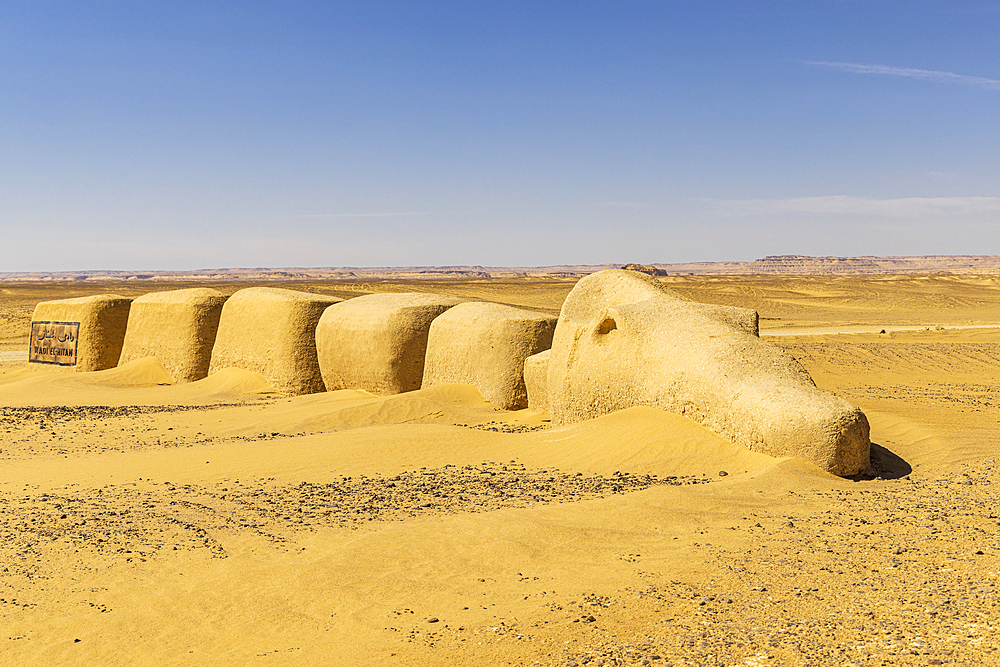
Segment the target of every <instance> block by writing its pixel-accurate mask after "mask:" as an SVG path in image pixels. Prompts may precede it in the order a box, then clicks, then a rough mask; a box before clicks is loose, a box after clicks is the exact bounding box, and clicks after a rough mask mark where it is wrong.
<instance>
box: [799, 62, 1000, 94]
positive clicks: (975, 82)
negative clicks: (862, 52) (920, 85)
mask: <svg viewBox="0 0 1000 667" xmlns="http://www.w3.org/2000/svg"><path fill="white" fill-rule="evenodd" d="M802 62H803V63H805V64H806V65H813V66H814V67H826V68H829V69H835V70H839V71H841V72H854V73H855V74H880V75H883V76H902V77H906V78H909V79H922V80H924V81H935V82H938V83H957V84H961V85H964V86H974V87H977V88H987V89H989V90H1000V79H987V78H986V77H982V76H968V75H967V74H955V73H954V72H938V71H936V70H930V69H913V68H911V67H889V66H888V65H862V64H858V63H834V62H826V61H820V60H804V61H802Z"/></svg>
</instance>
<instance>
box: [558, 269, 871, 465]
mask: <svg viewBox="0 0 1000 667" xmlns="http://www.w3.org/2000/svg"><path fill="white" fill-rule="evenodd" d="M719 315H720V312H719V311H712V310H709V309H706V307H704V306H692V305H691V304H690V303H689V302H686V301H683V300H681V299H679V298H677V297H675V296H672V295H670V294H668V293H667V292H666V291H664V290H663V288H662V286H661V285H660V283H659V282H657V281H656V280H655V279H653V278H651V277H649V276H646V275H644V274H640V273H635V272H631V271H621V270H610V271H602V272H600V273H597V274H594V275H592V276H588V277H587V278H584V279H583V280H581V281H580V282H579V283H577V285H576V287H575V288H574V289H573V291H572V292H570V294H569V296H568V297H567V298H566V302H565V303H564V304H563V309H562V312H561V313H560V316H559V324H558V326H557V327H556V333H555V337H554V339H553V344H552V353H551V355H550V358H549V364H548V367H549V373H548V382H547V391H548V401H549V411H550V412H551V414H552V418H553V421H555V422H557V423H569V422H577V421H582V420H585V419H591V418H593V417H597V416H599V415H602V414H606V413H609V412H614V411H615V410H622V409H624V408H628V407H632V406H635V405H648V406H653V407H658V408H662V409H665V410H670V411H671V412H676V413H678V414H682V415H684V416H686V417H689V418H691V419H694V420H695V421H698V422H700V423H702V424H704V425H705V426H708V427H709V428H711V429H712V430H714V431H715V432H716V433H719V434H721V435H723V436H724V437H727V438H729V439H730V440H732V441H733V442H735V443H738V444H741V445H744V446H746V447H748V448H750V449H752V450H754V451H759V452H763V453H766V454H770V455H771V456H802V457H805V458H807V459H809V460H810V461H812V462H813V463H815V464H816V465H818V466H820V467H821V468H823V469H824V470H827V471H829V472H832V473H834V474H838V475H853V474H855V473H858V472H861V471H863V470H864V469H866V468H867V466H868V456H869V446H870V442H869V439H868V438H869V435H868V431H869V427H868V421H867V419H866V418H865V415H864V414H863V413H862V412H861V411H860V410H859V409H858V408H856V407H855V406H853V405H851V404H850V403H848V402H847V401H845V400H843V399H841V398H838V397H836V396H834V395H833V394H829V393H827V392H824V391H821V390H819V389H817V388H816V386H815V384H814V383H813V381H812V379H811V378H810V377H809V374H808V373H807V372H806V371H805V369H804V368H802V366H801V365H800V364H799V363H798V362H796V361H795V360H794V359H792V358H791V357H790V356H788V355H787V354H786V353H784V352H783V351H782V350H780V349H779V348H777V347H776V346H773V345H770V344H769V343H766V342H764V341H762V340H760V338H758V337H756V336H755V335H752V333H750V332H748V331H747V330H746V327H745V326H744V327H741V328H737V327H735V326H732V318H731V317H730V316H729V313H723V316H722V317H720V316H719ZM737 323H738V322H737Z"/></svg>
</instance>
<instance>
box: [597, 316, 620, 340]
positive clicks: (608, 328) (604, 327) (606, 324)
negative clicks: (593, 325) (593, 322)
mask: <svg viewBox="0 0 1000 667" xmlns="http://www.w3.org/2000/svg"><path fill="white" fill-rule="evenodd" d="M617 328H618V324H616V323H615V320H614V318H612V317H605V318H604V319H603V320H602V321H601V323H600V324H599V325H598V326H597V334H598V335H600V336H605V335H607V334H609V333H611V332H612V331H614V330H615V329H617Z"/></svg>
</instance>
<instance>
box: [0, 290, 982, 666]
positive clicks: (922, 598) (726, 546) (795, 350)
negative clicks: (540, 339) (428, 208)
mask: <svg viewBox="0 0 1000 667" xmlns="http://www.w3.org/2000/svg"><path fill="white" fill-rule="evenodd" d="M667 280H668V281H670V280H673V279H672V278H670V279H667ZM747 280H748V279H746V278H742V277H738V278H732V279H730V280H729V281H728V282H727V281H725V280H721V279H720V280H715V279H713V280H712V282H711V284H708V283H707V282H706V283H703V282H698V281H696V280H694V279H691V280H690V281H689V282H680V283H677V284H678V285H679V287H680V289H681V291H683V292H685V293H686V294H688V295H701V296H703V297H705V296H711V298H705V299H704V300H706V301H712V302H716V303H719V302H724V303H725V305H741V304H742V305H747V306H750V307H754V308H758V309H759V310H760V312H761V314H762V316H763V317H764V318H772V319H764V320H762V329H763V330H764V331H763V332H764V333H765V334H766V332H767V331H766V330H767V327H768V326H771V328H772V329H774V328H781V327H782V326H788V327H793V326H794V327H796V328H797V330H798V331H799V332H800V333H801V332H804V333H805V334H813V335H790V336H781V337H775V338H774V339H773V340H774V342H776V343H777V344H779V345H780V346H781V347H782V348H783V349H785V350H786V351H787V352H788V353H790V354H791V355H793V356H794V357H796V358H797V359H798V360H799V361H800V362H801V363H802V364H803V365H804V366H805V367H806V369H807V370H808V371H809V373H810V374H811V375H812V376H813V378H815V379H816V382H817V384H818V385H819V386H820V387H821V388H823V389H827V390H829V391H832V392H834V393H836V394H838V395H840V396H842V397H844V398H846V399H847V400H849V401H851V402H852V403H855V404H857V405H858V406H860V407H861V408H862V409H863V410H864V411H865V413H866V414H867V415H868V418H869V420H870V422H871V426H872V441H873V442H874V443H877V447H876V449H875V451H874V452H873V461H874V462H875V463H876V464H877V465H878V467H879V472H880V477H881V478H880V479H858V480H846V479H841V478H837V477H832V476H830V475H828V474H826V473H824V472H822V471H820V470H819V469H818V468H816V467H815V466H813V465H812V464H810V463H808V462H807V461H805V460H803V459H798V458H772V457H769V456H766V455H763V454H758V453H753V452H750V451H749V450H747V449H744V448H742V447H739V446H737V445H734V444H732V443H731V442H729V441H727V440H725V439H723V438H721V437H720V436H718V435H716V434H714V433H713V432H711V431H709V430H708V429H706V428H704V427H703V426H700V425H699V424H696V423H694V422H692V421H690V420H687V419H685V418H684V417H681V416H679V415H674V414H671V413H667V412H663V411H659V410H655V409H652V408H631V409H628V410H624V411H621V412H616V413H612V414H609V415H605V416H602V417H600V418H597V419H592V420H589V421H584V422H581V423H577V424H572V425H568V426H561V427H553V426H551V425H550V423H549V422H548V415H547V414H546V413H544V412H539V411H532V410H521V411H515V412H507V411H502V410H498V409H497V408H495V407H494V406H492V405H491V404H489V403H488V402H487V401H486V400H485V399H483V398H482V396H481V394H480V393H479V392H478V391H477V390H476V389H474V388H473V387H470V386H466V385H442V386H437V387H432V388H429V389H426V390H421V391H416V392H409V393H405V394H398V395H394V396H386V397H377V396H374V395H372V394H368V393H367V392H363V391H358V390H351V389H347V390H341V391H337V392H328V393H322V394H314V395H308V396H297V397H286V396H283V395H280V394H277V393H275V392H274V390H273V388H272V387H270V385H268V383H267V382H266V381H265V380H264V379H263V378H262V377H261V376H259V375H257V374H254V373H250V372H248V371H237V370H235V369H227V370H223V371H220V372H218V373H216V374H214V375H212V376H210V377H208V378H206V379H204V380H200V381H197V382H192V383H187V384H173V379H172V378H171V377H170V376H169V374H167V373H166V371H164V370H163V368H162V366H161V365H160V364H159V363H158V362H157V361H156V360H155V359H151V358H147V359H139V360H136V361H134V362H132V363H130V364H128V365H126V366H123V367H121V368H117V369H112V370H109V371H101V372H97V373H74V374H68V373H64V372H60V371H57V370H50V369H30V370H29V369H26V368H25V367H24V366H23V364H17V363H9V364H7V365H5V366H2V367H0V405H3V406H4V407H3V408H0V537H2V538H3V539H2V540H0V617H2V619H3V627H4V632H3V633H2V634H0V644H2V646H0V664H10V665H25V664H37V665H91V664H93V665H98V664H100V665H135V664H140V665H144V664H149V665H154V664H155V665H244V664H246V665H249V664H255V665H256V664H262V665H269V664H273V665H369V664H400V665H439V664H462V665H466V664H468V665H473V664H475V665H479V664H514V665H534V664H541V665H569V664H577V665H582V664H591V665H596V664H603V665H612V664H626V665H632V664H635V665H641V664H644V662H643V661H648V664H653V665H658V664H672V665H684V664H726V665H761V664H775V665H806V664H811V665H841V664H872V665H881V664H893V665H909V664H912V665H926V664H945V663H946V661H952V662H951V663H948V664H994V663H995V662H996V652H997V650H998V649H1000V637H998V635H997V630H996V628H997V627H998V625H997V613H998V612H997V607H996V605H997V604H998V603H1000V598H998V594H1000V593H998V590H997V584H996V576H995V572H997V571H1000V525H998V522H1000V519H997V516H996V509H995V497H994V496H995V488H996V485H997V484H1000V475H998V470H1000V469H998V467H997V464H996V462H995V456H996V452H997V451H998V447H1000V428H998V423H1000V398H998V394H997V390H996V378H997V377H998V371H1000V355H998V354H997V353H996V352H995V349H996V343H997V336H998V335H1000V334H998V333H997V332H998V331H1000V317H998V316H997V315H998V311H997V306H996V305H995V304H996V303H997V301H996V299H995V295H996V292H995V290H996V285H995V284H994V283H992V282H991V281H992V278H987V279H984V282H976V281H974V280H972V278H971V277H969V278H968V279H966V278H965V277H963V280H957V279H956V280H953V281H951V282H948V281H937V282H933V284H932V285H931V286H930V287H928V284H927V282H926V281H921V280H917V279H913V278H912V277H910V276H907V277H906V279H905V280H899V281H896V280H894V281H889V280H888V279H886V280H884V281H883V280H881V279H880V280H878V281H875V280H874V279H871V280H869V279H856V280H854V282H851V281H850V280H847V279H839V278H838V279H822V280H820V279H816V280H813V281H811V282H808V281H800V280H799V279H797V278H794V279H793V278H789V279H787V281H788V282H787V283H784V284H782V283H781V282H780V281H777V279H773V280H774V281H772V282H767V281H763V279H762V281H758V282H752V281H751V282H747ZM771 280H772V279H768V281H771ZM672 284H673V283H672ZM101 288H102V289H103V290H105V291H107V290H108V289H109V287H108V285H106V284H102V285H101ZM402 288H403V289H410V288H411V286H405V285H404V286H402ZM876 288H877V289H879V290H881V289H885V290H886V291H887V292H891V294H889V295H888V296H885V297H882V298H878V299H871V300H870V301H869V300H867V297H868V295H870V294H871V291H872V290H874V289H876ZM227 289H228V288H227ZM296 289H304V288H303V287H302V286H301V285H300V286H296ZM519 289H521V288H519V287H517V286H510V285H508V286H507V287H504V288H500V287H498V286H497V285H495V284H494V285H489V286H488V288H484V291H483V292H481V293H480V294H482V295H488V296H489V297H490V298H495V297H498V296H499V297H500V298H497V300H498V301H503V302H505V303H511V304H514V305H523V306H525V307H536V308H537V307H538V304H540V303H543V302H548V301H552V300H556V298H557V294H558V290H561V289H562V287H554V286H552V285H551V284H550V285H548V286H547V287H546V286H539V285H538V284H534V283H531V284H527V285H526V286H525V287H524V288H523V290H522V291H518V290H519ZM434 290H435V291H441V290H440V286H438V285H435V286H434ZM546 290H552V291H546ZM925 290H926V293H927V296H926V299H925V298H923V296H922V295H924V294H925ZM115 291H120V290H118V288H117V286H116V287H115ZM400 291H403V290H402V289H401V290H400ZM455 291H456V292H460V291H465V292H466V293H465V294H463V295H462V296H463V298H468V296H469V295H470V294H472V295H473V296H474V294H475V291H474V288H473V287H472V286H471V285H470V284H465V285H457V286H456V287H455ZM563 293H564V292H563ZM991 295H992V297H994V298H993V299H992V300H991ZM12 299H13V297H12ZM741 300H742V301H741ZM737 302H740V303H737ZM743 302H747V303H743ZM12 303H13V305H11V306H10V310H8V311H5V316H7V315H8V314H9V317H10V318H11V319H10V320H9V321H11V322H15V321H20V320H17V318H19V317H23V315H22V314H21V313H23V310H22V309H21V306H20V305H18V304H17V303H16V299H15V300H13V301H12ZM887 303H892V304H896V305H895V306H894V307H893V308H887V307H886V304H887ZM532 304H535V305H534V306H532ZM3 307H4V305H3V303H2V302H0V310H2V308H3ZM929 313H932V314H933V319H931V317H929V316H928V314H929ZM829 315H833V317H831V318H830V319H829V320H826V319H824V318H826V317H827V316H829ZM962 319H964V320H974V323H978V324H990V323H993V324H997V325H998V327H997V329H995V330H994V329H988V328H980V329H965V330H958V329H952V328H949V329H946V330H944V331H938V330H936V329H935V326H936V325H937V324H939V323H940V324H943V325H946V324H949V323H951V324H957V323H959V322H960V321H961V320H962ZM5 321H8V320H5ZM872 322H874V323H885V324H886V325H888V326H910V325H911V324H912V325H913V326H917V325H919V324H923V326H924V327H927V326H930V329H929V330H924V329H923V328H920V329H919V330H912V331H898V332H894V333H892V334H891V335H890V334H885V335H879V334H877V333H858V334H836V333H830V332H829V331H826V330H824V331H823V332H817V331H816V329H823V328H826V329H829V328H830V327H839V326H841V325H847V326H860V325H866V324H867V323H872ZM932 325H933V326H932ZM10 326H12V327H13V325H10ZM810 328H812V330H810ZM4 331H5V330H4ZM11 332H12V333H11V334H10V337H9V338H8V340H9V341H10V343H9V345H10V347H6V348H5V351H7V350H11V351H14V350H13V348H14V347H15V345H17V344H19V343H18V342H17V339H16V335H15V332H14V330H13V329H11ZM0 333H3V331H0ZM17 335H20V334H17ZM723 473H725V474H723ZM935 661H939V662H935Z"/></svg>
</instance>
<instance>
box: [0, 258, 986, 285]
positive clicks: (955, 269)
mask: <svg viewBox="0 0 1000 667" xmlns="http://www.w3.org/2000/svg"><path fill="white" fill-rule="evenodd" d="M621 268H625V269H631V270H634V271H641V272H643V273H648V274H649V275H653V276H671V275H674V276H676V275H701V274H712V275H734V274H737V275H738V274H774V275H782V274H789V275H791V274H800V275H824V274H827V275H828V274H865V273H868V274H871V273H939V272H944V273H1000V256H996V255H927V256H923V257H872V256H868V257H810V256H808V255H771V256H768V257H764V258H762V259H757V260H754V261H752V262H687V263H683V264H598V265H584V264H581V265H570V264H567V265H559V266H513V267H512V266H501V267H497V266H404V267H321V268H264V267H260V268H239V269H235V268H234V269H201V270H197V271H111V270H106V271H102V270H98V271H56V272H31V273H28V272H8V273H0V281H6V282H20V281H40V280H45V281H49V280H65V281H78V280H85V281H108V282H117V281H122V280H128V281H133V280H135V281H171V282H177V281H183V282H212V281H261V282H282V281H323V280H334V281H336V280H344V281H358V280H448V279H452V280H486V279H490V278H580V277H582V276H586V275H589V274H591V273H595V272H597V271H603V270H604V269H621Z"/></svg>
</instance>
